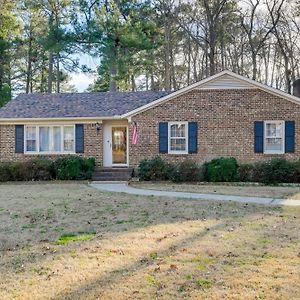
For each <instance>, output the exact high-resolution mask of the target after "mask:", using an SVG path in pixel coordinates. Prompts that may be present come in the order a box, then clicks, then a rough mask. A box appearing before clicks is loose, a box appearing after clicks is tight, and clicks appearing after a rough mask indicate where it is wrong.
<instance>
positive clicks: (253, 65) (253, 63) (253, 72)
mask: <svg viewBox="0 0 300 300" xmlns="http://www.w3.org/2000/svg"><path fill="white" fill-rule="evenodd" d="M251 57H252V79H253V80H256V77H257V60H256V54H255V53H254V52H252V54H251Z"/></svg>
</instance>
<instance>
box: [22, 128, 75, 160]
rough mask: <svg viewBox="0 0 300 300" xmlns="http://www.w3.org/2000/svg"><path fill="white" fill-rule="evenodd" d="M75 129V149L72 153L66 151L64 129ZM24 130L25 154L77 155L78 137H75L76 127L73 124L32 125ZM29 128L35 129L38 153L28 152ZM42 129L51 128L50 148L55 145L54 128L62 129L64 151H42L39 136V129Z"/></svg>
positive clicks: (62, 147)
mask: <svg viewBox="0 0 300 300" xmlns="http://www.w3.org/2000/svg"><path fill="white" fill-rule="evenodd" d="M71 126H72V127H73V135H74V149H73V150H72V151H64V127H71ZM24 127H25V130H24V154H29V155H53V154H54V155H62V154H76V152H75V149H76V136H75V125H73V124H64V125H60V124H57V125H56V124H55V125H48V124H39V125H37V124H30V125H25V126H24ZM27 127H35V130H36V151H27ZM40 127H50V136H49V138H50V148H52V145H53V127H60V128H61V150H62V151H40V135H39V128H40Z"/></svg>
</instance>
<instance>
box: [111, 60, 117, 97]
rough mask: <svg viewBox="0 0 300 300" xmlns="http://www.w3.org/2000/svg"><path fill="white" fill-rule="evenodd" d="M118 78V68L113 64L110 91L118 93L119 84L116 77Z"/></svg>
mask: <svg viewBox="0 0 300 300" xmlns="http://www.w3.org/2000/svg"><path fill="white" fill-rule="evenodd" d="M116 76H117V66H116V65H115V64H113V65H112V66H110V76H109V91H110V92H116V91H117V82H116V79H115V77H116Z"/></svg>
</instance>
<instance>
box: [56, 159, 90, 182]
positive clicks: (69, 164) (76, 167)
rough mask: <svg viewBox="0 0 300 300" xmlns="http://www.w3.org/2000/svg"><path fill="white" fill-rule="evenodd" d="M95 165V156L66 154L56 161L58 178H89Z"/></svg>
mask: <svg viewBox="0 0 300 300" xmlns="http://www.w3.org/2000/svg"><path fill="white" fill-rule="evenodd" d="M94 166H95V159H94V158H81V157H78V156H66V157H61V158H59V159H57V160H56V161H55V162H54V169H55V174H56V178H57V179H59V180H74V179H89V178H91V176H92V173H93V171H94Z"/></svg>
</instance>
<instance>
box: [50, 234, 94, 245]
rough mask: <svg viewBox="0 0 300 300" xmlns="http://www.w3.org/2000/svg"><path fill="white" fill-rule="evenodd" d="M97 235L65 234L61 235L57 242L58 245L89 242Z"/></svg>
mask: <svg viewBox="0 0 300 300" xmlns="http://www.w3.org/2000/svg"><path fill="white" fill-rule="evenodd" d="M94 235H95V233H85V234H77V235H76V234H63V235H61V236H60V237H59V238H58V239H57V241H56V242H55V243H56V245H66V244H68V243H70V242H78V241H89V240H90V239H92V238H93V236H94Z"/></svg>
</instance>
